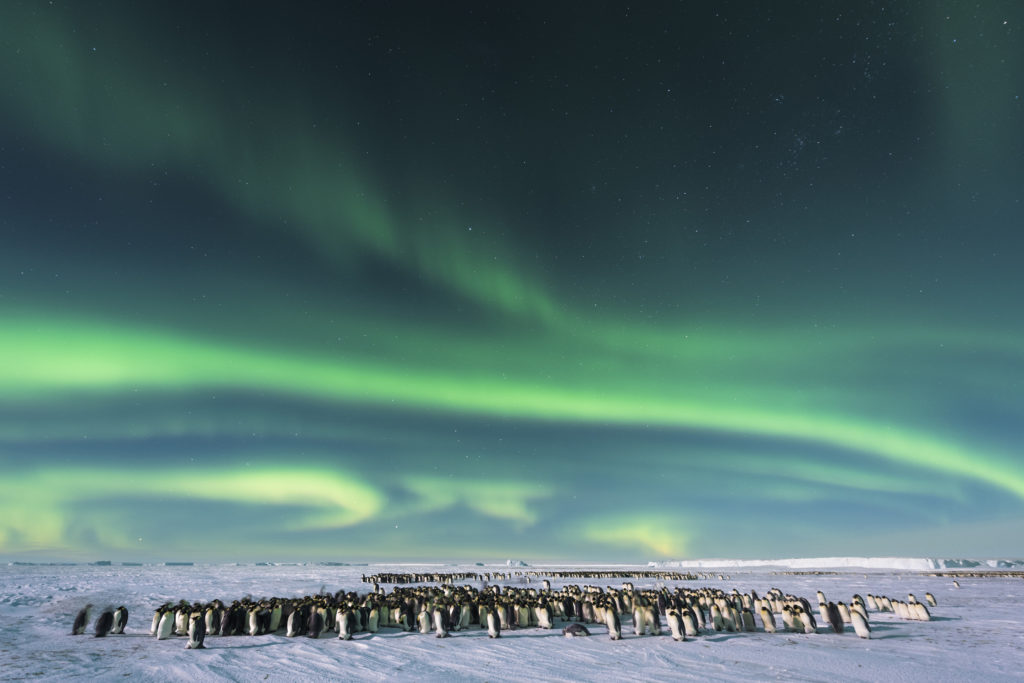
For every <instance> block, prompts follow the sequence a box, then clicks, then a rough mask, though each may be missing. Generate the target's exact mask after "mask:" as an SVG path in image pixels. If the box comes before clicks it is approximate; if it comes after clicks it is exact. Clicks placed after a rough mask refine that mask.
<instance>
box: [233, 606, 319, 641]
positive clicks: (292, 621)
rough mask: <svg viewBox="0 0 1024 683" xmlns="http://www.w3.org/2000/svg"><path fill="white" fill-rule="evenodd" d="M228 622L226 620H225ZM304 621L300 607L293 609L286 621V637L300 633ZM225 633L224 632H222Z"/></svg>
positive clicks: (292, 636)
mask: <svg viewBox="0 0 1024 683" xmlns="http://www.w3.org/2000/svg"><path fill="white" fill-rule="evenodd" d="M225 623H226V622H225ZM301 623H302V612H301V611H300V610H298V609H294V610H292V612H291V613H290V614H289V615H288V620H287V622H286V624H285V625H286V630H285V633H284V635H285V637H287V638H294V637H295V636H297V635H299V624H301ZM222 635H223V634H222Z"/></svg>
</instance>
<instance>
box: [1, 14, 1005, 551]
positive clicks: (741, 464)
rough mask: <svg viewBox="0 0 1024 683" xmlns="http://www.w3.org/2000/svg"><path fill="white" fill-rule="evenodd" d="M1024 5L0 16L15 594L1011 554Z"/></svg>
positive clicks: (8, 517) (5, 492) (6, 481)
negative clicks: (219, 565) (282, 564)
mask: <svg viewBox="0 0 1024 683" xmlns="http://www.w3.org/2000/svg"><path fill="white" fill-rule="evenodd" d="M1022 30H1024V6H1022V5H1021V4H1020V3H1018V2H1014V1H1013V0H1005V1H1003V2H999V1H992V2H982V3H975V2H959V1H954V0H945V1H943V0H940V1H938V2H916V1H914V2H911V1H903V2H881V1H873V2H863V3H849V2H834V1H831V0H825V1H821V0H816V1H814V2H810V1H808V2H786V3H750V2H738V1H733V2H729V1H728V0H719V1H717V2H650V3H636V5H631V4H629V3H621V2H598V3H590V4H587V6H586V7H583V6H581V5H580V4H579V3H552V2H544V3H534V2H523V3H519V2H516V3H487V2H450V3H447V2H446V3H419V2H386V1H384V0H381V1H379V2H378V1H374V2H346V3H337V4H334V5H329V6H327V5H324V4H323V3H302V2H292V3H263V2H229V1H224V2H217V3H200V2H186V3H181V2H147V3H137V2H127V1H121V2H118V1H108V2H100V1H98V0H96V1H83V2H66V1H64V0H54V1H53V2H46V1H43V0H39V1H28V0H11V1H9V2H4V3H3V6H2V7H0V238H2V240H0V471H2V473H3V476H2V477H0V558H3V559H8V560H19V559H22V560H25V559H34V560H39V559H42V560H45V559H70V560H94V559H112V560H139V561H164V560H179V561H180V560H193V561H321V560H330V561H373V560H394V561H402V560H407V561H427V560H434V561H447V560H452V561H455V560H468V561H503V560H504V559H506V558H517V559H523V560H526V561H538V562H539V561H615V562H620V561H647V560H663V559H685V558H698V557H701V558H707V557H732V558H769V557H793V556H825V555H844V556H848V555H927V556H943V557H963V556H967V557H971V556H974V557H978V556H1020V555H1021V554H1024V546H1022V545H1021V539H1022V538H1024V465H1022V464H1021V463H1022V462H1024V460H1022V453H1021V443H1022V442H1024V384H1022V378H1024V316H1022V314H1021V304H1020V302H1021V300H1022V297H1024V275H1022V274H1021V253H1022V251H1021V250H1022V247H1024V233H1022V231H1021V226H1024V205H1022V199H1024V183H1022V177H1024V164H1022V161H1021V160H1022V159H1024V100H1022V96H1024V32H1022Z"/></svg>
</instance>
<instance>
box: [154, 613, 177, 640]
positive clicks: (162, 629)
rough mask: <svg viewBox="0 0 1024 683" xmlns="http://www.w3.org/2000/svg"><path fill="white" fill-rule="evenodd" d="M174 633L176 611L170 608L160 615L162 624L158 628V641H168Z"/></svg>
mask: <svg viewBox="0 0 1024 683" xmlns="http://www.w3.org/2000/svg"><path fill="white" fill-rule="evenodd" d="M173 632H174V609H172V608H170V607H168V608H167V609H165V610H164V612H163V614H162V615H160V623H159V624H158V625H157V627H156V639H157V640H167V639H168V638H170V637H171V634H172V633H173Z"/></svg>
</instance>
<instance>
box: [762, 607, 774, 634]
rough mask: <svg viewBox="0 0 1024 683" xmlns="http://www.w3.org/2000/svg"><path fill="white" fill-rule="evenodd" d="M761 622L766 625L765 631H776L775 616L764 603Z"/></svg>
mask: <svg viewBox="0 0 1024 683" xmlns="http://www.w3.org/2000/svg"><path fill="white" fill-rule="evenodd" d="M760 616H761V624H762V625H763V626H764V632H765V633H775V617H774V616H773V615H772V612H771V610H770V609H768V607H767V606H766V605H764V604H762V605H761V615H760Z"/></svg>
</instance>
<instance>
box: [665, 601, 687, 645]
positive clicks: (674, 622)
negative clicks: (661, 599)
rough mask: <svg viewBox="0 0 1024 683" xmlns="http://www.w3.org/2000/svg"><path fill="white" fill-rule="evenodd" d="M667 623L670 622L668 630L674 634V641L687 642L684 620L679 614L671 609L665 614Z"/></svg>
mask: <svg viewBox="0 0 1024 683" xmlns="http://www.w3.org/2000/svg"><path fill="white" fill-rule="evenodd" d="M665 621H667V622H668V628H669V630H670V631H671V632H672V639H673V640H676V641H680V642H682V641H684V640H686V631H685V629H684V627H683V620H682V619H680V618H679V612H677V611H675V610H674V609H670V610H669V611H668V612H667V613H666V614H665Z"/></svg>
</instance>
